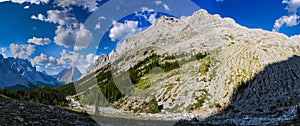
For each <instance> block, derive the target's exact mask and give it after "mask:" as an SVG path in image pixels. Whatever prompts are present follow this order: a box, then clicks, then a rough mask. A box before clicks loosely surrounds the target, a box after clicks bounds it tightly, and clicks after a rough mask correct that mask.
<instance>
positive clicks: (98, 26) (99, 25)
mask: <svg viewBox="0 0 300 126" xmlns="http://www.w3.org/2000/svg"><path fill="white" fill-rule="evenodd" d="M100 28H101V23H100V22H99V23H97V24H96V25H95V29H96V30H99V29H100Z"/></svg>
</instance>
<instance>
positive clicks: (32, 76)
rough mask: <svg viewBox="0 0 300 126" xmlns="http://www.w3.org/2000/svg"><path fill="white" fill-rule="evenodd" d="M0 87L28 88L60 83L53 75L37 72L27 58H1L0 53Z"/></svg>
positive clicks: (54, 85) (51, 85) (52, 85)
mask: <svg viewBox="0 0 300 126" xmlns="http://www.w3.org/2000/svg"><path fill="white" fill-rule="evenodd" d="M0 73H1V74H0V87H1V88H4V87H7V88H12V89H20V88H23V89H26V90H27V89H30V88H37V87H44V86H46V87H56V86H59V85H60V83H59V82H58V81H57V80H56V79H55V78H53V77H51V76H49V75H46V74H44V73H41V72H38V71H37V70H36V68H35V67H33V66H32V65H31V63H30V62H29V61H28V60H24V59H19V58H17V59H15V58H11V57H9V58H3V56H2V55H0Z"/></svg>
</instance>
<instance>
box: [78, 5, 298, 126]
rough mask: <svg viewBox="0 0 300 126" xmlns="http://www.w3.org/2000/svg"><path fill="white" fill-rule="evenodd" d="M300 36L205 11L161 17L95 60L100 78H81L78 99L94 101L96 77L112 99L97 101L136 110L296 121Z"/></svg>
mask: <svg viewBox="0 0 300 126" xmlns="http://www.w3.org/2000/svg"><path fill="white" fill-rule="evenodd" d="M299 38H300V37H299V36H293V37H288V36H286V35H284V34H281V33H275V32H270V31H265V30H261V29H249V28H246V27H243V26H241V25H239V24H237V23H236V22H235V21H234V20H233V19H230V18H221V17H220V16H219V15H211V14H208V12H207V11H205V10H199V11H197V12H195V13H194V14H193V15H192V16H187V17H186V16H183V17H181V18H180V19H176V18H170V17H165V16H163V17H161V18H159V19H158V20H156V22H155V23H154V24H153V25H152V26H150V27H149V28H148V29H146V30H144V31H141V32H139V33H137V34H136V35H134V36H132V37H130V38H128V39H127V40H125V41H124V42H122V43H119V44H118V46H117V48H116V50H115V51H113V52H112V53H111V54H109V55H106V56H105V57H107V56H108V57H107V58H106V59H107V60H101V62H98V63H96V64H95V65H94V66H93V68H98V69H97V70H95V71H94V72H95V73H94V75H96V76H92V75H93V73H91V74H89V75H87V76H85V77H82V79H81V80H79V81H78V87H80V86H82V87H81V88H82V90H81V91H82V92H85V91H84V90H83V89H85V88H86V93H81V92H79V98H82V99H83V100H82V101H83V104H94V101H92V100H91V99H93V98H95V95H88V94H91V91H92V89H95V90H96V89H97V87H98V86H95V85H92V84H94V83H95V82H98V83H96V84H99V85H100V86H101V90H100V91H101V92H102V93H103V94H102V95H103V96H104V97H106V98H107V100H108V101H106V102H105V101H103V100H101V101H99V102H100V103H103V104H107V102H109V103H110V104H112V105H113V106H114V107H115V108H118V109H122V110H127V111H133V112H137V113H143V112H144V113H149V112H150V113H152V112H153V113H157V112H160V111H161V112H170V113H192V114H198V115H199V114H200V115H199V117H198V118H206V117H211V116H213V115H214V114H216V113H219V112H222V110H230V112H228V111H227V113H233V115H234V116H232V118H237V117H239V114H240V115H243V116H240V117H241V118H242V119H243V118H246V117H245V115H251V116H259V117H257V118H258V119H257V120H254V121H253V120H251V119H250V121H248V122H247V123H243V124H249V125H255V123H253V122H255V121H256V122H258V123H264V121H265V120H263V119H262V118H263V117H266V118H267V119H270V118H273V119H274V120H271V122H272V121H273V122H275V123H276V121H282V120H284V119H287V120H289V119H293V118H294V117H295V116H294V115H295V112H297V109H296V108H297V103H298V102H295V101H298V99H299V95H300V92H299V88H298V87H300V81H299V78H300V71H299V68H300V63H299V62H298V61H299V60H298V56H299V55H300V41H299V40H300V39H299ZM97 64H98V65H97ZM93 77H95V78H93ZM91 82H93V83H91ZM84 86H86V87H84ZM87 86H88V87H87ZM98 91H99V90H98ZM95 93H97V92H95ZM95 93H93V94H95ZM99 94H100V95H101V93H99ZM101 97H102V96H101ZM226 117H227V116H224V117H222V118H225V119H226ZM228 117H229V116H228ZM232 118H231V119H232ZM216 119H218V118H216ZM253 119H254V118H253ZM233 120H234V119H233ZM251 121H252V122H251ZM252 123H253V124H252ZM216 125H218V124H216ZM219 125H222V124H219ZM275 125H276V124H275Z"/></svg>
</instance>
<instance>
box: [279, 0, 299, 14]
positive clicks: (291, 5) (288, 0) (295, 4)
mask: <svg viewBox="0 0 300 126" xmlns="http://www.w3.org/2000/svg"><path fill="white" fill-rule="evenodd" d="M282 3H283V4H287V7H286V9H287V10H288V11H289V12H292V13H294V14H296V12H297V10H298V8H299V7H300V0H283V1H282Z"/></svg>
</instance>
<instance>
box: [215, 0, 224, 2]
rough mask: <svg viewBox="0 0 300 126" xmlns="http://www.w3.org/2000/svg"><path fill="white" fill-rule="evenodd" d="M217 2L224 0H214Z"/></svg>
mask: <svg viewBox="0 0 300 126" xmlns="http://www.w3.org/2000/svg"><path fill="white" fill-rule="evenodd" d="M216 1H217V2H223V1H224V0H216Z"/></svg>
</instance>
